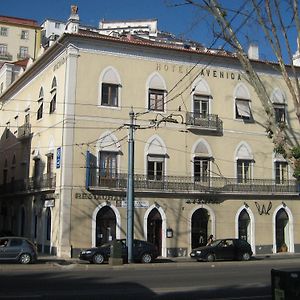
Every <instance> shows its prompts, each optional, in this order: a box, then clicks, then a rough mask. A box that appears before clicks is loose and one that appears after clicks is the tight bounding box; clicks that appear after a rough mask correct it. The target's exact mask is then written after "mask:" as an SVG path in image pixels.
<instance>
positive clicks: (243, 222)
mask: <svg viewBox="0 0 300 300" xmlns="http://www.w3.org/2000/svg"><path fill="white" fill-rule="evenodd" d="M249 226H250V217H249V214H248V213H247V211H246V210H245V209H243V210H242V211H241V213H240V215H239V239H243V240H245V241H247V242H250V232H249Z"/></svg>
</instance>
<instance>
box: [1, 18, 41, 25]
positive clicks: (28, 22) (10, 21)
mask: <svg viewBox="0 0 300 300" xmlns="http://www.w3.org/2000/svg"><path fill="white" fill-rule="evenodd" d="M0 22H3V23H8V24H16V25H23V26H31V27H39V26H38V23H37V21H36V20H32V19H24V18H18V17H8V16H0Z"/></svg>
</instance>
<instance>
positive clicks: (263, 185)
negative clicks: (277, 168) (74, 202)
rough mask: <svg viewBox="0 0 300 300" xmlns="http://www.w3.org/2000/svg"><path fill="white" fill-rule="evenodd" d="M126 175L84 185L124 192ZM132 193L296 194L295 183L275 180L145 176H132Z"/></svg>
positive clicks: (104, 178)
mask: <svg viewBox="0 0 300 300" xmlns="http://www.w3.org/2000/svg"><path fill="white" fill-rule="evenodd" d="M127 176H128V175H127V174H116V175H115V177H112V178H108V177H98V178H95V180H94V181H96V182H88V186H87V188H88V189H90V190H92V189H95V190H97V189H106V188H109V189H110V190H112V189H115V190H126V187H127ZM134 188H135V191H136V192H151V191H152V192H161V193H170V192H173V193H174V192H175V193H188V194H197V193H219V194H252V195H262V194H279V195H280V194H298V193H299V186H298V183H297V181H295V180H289V181H285V182H284V183H281V184H278V183H276V181H275V180H267V179H250V180H248V181H247V182H245V183H240V182H238V180H237V178H224V177H210V178H202V181H201V180H199V178H195V177H181V176H162V177H161V180H149V178H148V177H147V175H138V174H135V175H134Z"/></svg>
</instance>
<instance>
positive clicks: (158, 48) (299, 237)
mask: <svg viewBox="0 0 300 300" xmlns="http://www.w3.org/2000/svg"><path fill="white" fill-rule="evenodd" d="M253 65H254V68H255V69H256V71H257V72H258V74H259V76H260V78H261V80H262V81H263V82H264V83H265V86H266V89H267V91H268V93H269V95H270V99H271V102H272V103H271V105H274V109H275V112H276V120H277V122H278V124H285V125H286V126H288V128H289V130H290V133H291V134H293V135H295V136H298V137H299V124H298V122H297V120H296V118H295V117H294V114H295V112H294V110H293V105H292V102H291V97H290V95H289V92H288V90H287V88H286V86H285V84H284V81H283V79H282V77H281V75H280V73H279V72H276V64H273V65H272V66H270V64H267V63H265V62H263V61H260V60H256V61H253ZM0 100H1V110H0V116H1V117H0V120H1V121H0V122H1V127H0V128H1V130H2V134H1V144H0V151H1V155H0V171H1V172H0V184H1V186H0V208H1V209H0V231H1V230H2V231H9V232H12V233H13V234H16V235H22V236H27V237H29V238H31V239H32V240H34V241H35V242H36V244H37V245H38V247H39V249H40V251H42V252H45V253H51V254H55V255H58V256H61V257H71V256H73V257H76V256H77V255H78V253H79V251H80V249H82V248H87V247H91V246H96V245H101V244H103V243H105V242H107V241H110V240H113V239H115V238H125V237H126V231H127V198H126V195H127V180H128V179H127V176H128V132H129V128H130V126H131V124H130V117H129V114H130V113H131V114H132V113H133V114H134V180H133V182H134V236H135V238H139V239H144V240H148V241H151V242H153V243H155V244H156V246H157V247H158V249H159V251H160V254H161V256H164V257H172V256H188V255H189V252H190V251H191V249H192V248H194V247H197V246H199V245H203V244H205V243H206V240H207V238H208V236H209V235H210V234H213V235H214V236H215V237H216V238H224V237H239V238H243V239H245V240H247V241H248V242H249V243H250V245H251V247H252V250H253V252H254V253H255V254H270V253H277V252H280V251H282V249H283V248H282V246H283V245H284V244H285V245H286V246H287V251H288V252H300V213H299V211H300V210H299V207H300V204H299V202H298V201H299V191H298V186H297V183H296V181H295V180H294V179H293V176H292V173H293V171H292V170H291V169H290V167H289V165H288V163H287V162H286V161H285V159H284V158H283V157H281V156H280V155H278V154H276V153H274V151H273V149H274V145H273V144H272V140H270V139H269V138H268V137H267V133H266V131H265V128H264V126H263V125H264V124H265V122H266V115H265V112H264V110H263V107H262V105H261V102H260V100H259V99H258V97H257V95H256V93H255V91H254V90H253V88H252V87H251V85H249V83H248V82H247V80H246V79H245V76H244V72H243V70H242V68H241V66H240V64H239V62H238V60H237V59H236V57H235V56H234V55H232V54H230V53H226V52H223V51H212V50H207V49H204V48H197V47H187V46H184V47H183V46H182V47H181V46H176V45H172V44H167V43H161V42H160V43H159V42H154V41H150V40H148V41H147V40H143V39H138V38H135V37H134V36H133V35H126V36H119V37H112V36H106V35H100V34H97V33H95V32H92V31H83V30H80V29H79V23H78V18H73V19H72V18H70V19H69V22H68V23H67V26H66V31H65V33H64V34H63V35H62V36H61V37H60V38H59V39H58V40H57V41H56V42H55V43H54V44H53V45H52V46H51V47H49V48H48V49H47V50H46V51H45V52H44V53H43V54H42V55H41V56H40V57H38V59H37V60H36V61H35V62H34V63H33V64H32V65H30V66H29V67H28V68H27V69H26V71H25V72H24V73H23V74H22V75H21V76H19V78H18V79H17V80H16V81H15V82H14V83H13V84H11V85H10V86H9V87H8V88H7V89H6V90H5V91H4V92H3V93H2V95H1V98H0ZM285 249H286V248H285Z"/></svg>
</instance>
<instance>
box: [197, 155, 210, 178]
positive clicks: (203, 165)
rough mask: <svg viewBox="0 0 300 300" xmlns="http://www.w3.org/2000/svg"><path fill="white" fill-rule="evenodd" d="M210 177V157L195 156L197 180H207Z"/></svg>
mask: <svg viewBox="0 0 300 300" xmlns="http://www.w3.org/2000/svg"><path fill="white" fill-rule="evenodd" d="M208 178H209V159H208V158H203V157H195V158H194V179H195V181H201V182H207V181H208Z"/></svg>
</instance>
